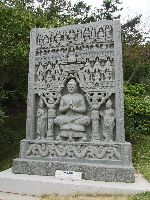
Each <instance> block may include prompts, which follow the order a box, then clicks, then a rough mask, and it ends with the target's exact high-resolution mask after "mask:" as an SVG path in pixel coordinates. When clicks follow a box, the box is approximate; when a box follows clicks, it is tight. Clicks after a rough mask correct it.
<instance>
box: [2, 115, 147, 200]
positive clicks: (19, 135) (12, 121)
mask: <svg viewBox="0 0 150 200" xmlns="http://www.w3.org/2000/svg"><path fill="white" fill-rule="evenodd" d="M25 119H26V115H25V114H24V113H20V114H19V115H17V116H12V117H10V118H8V119H7V124H9V127H11V130H12V133H13V138H14V140H13V143H12V144H9V145H8V148H7V150H5V152H0V171H2V170H5V169H7V168H10V167H12V160H13V159H14V158H17V157H18V155H19V142H20V140H21V139H24V138H25ZM6 126H7V125H6ZM131 143H132V147H133V150H132V151H133V152H132V153H133V165H134V167H135V170H136V172H137V173H141V174H143V176H144V177H145V178H146V179H147V180H148V181H150V136H148V135H141V134H137V135H135V136H134V137H132V141H131ZM76 199H78V200H102V199H103V200H150V192H147V193H143V194H137V195H133V196H119V195H116V196H108V195H105V196H91V195H73V196H57V195H54V196H42V197H41V200H76Z"/></svg>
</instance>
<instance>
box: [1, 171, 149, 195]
mask: <svg viewBox="0 0 150 200" xmlns="http://www.w3.org/2000/svg"><path fill="white" fill-rule="evenodd" d="M0 191H1V192H10V193H19V194H27V195H44V194H47V195H50V194H58V195H68V194H77V193H78V194H79V193H80V194H125V195H126V194H136V193H142V192H147V191H150V183H149V182H148V181H146V180H145V179H144V178H143V177H142V176H141V175H136V178H135V182H134V183H121V182H115V183H112V182H100V181H91V180H82V181H70V180H59V179H56V178H54V177H52V176H38V175H25V174H13V173H12V172H11V169H8V170H6V171H3V172H0Z"/></svg>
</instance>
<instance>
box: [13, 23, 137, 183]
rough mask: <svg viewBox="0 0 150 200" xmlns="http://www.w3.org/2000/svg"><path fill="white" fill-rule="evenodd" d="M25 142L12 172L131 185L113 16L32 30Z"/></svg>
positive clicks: (118, 39)
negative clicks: (66, 174) (65, 174)
mask: <svg viewBox="0 0 150 200" xmlns="http://www.w3.org/2000/svg"><path fill="white" fill-rule="evenodd" d="M30 39H31V42H30V59H29V66H30V67H29V76H28V103H27V122H26V124H27V126H26V139H24V140H22V141H21V144H20V157H19V158H18V159H15V160H14V161H13V173H17V174H32V175H34V174H36V175H43V176H44V175H50V176H53V175H54V174H55V171H56V170H65V171H67V170H68V171H76V172H82V174H83V178H84V179H90V180H99V181H120V182H134V168H133V166H132V156H131V144H130V143H129V142H126V141H125V133H124V102H123V73H122V49H121V28H120V23H119V21H117V20H114V21H105V20H104V21H98V22H95V23H90V24H84V25H72V26H65V27H60V28H51V29H42V28H35V29H32V30H31V35H30Z"/></svg>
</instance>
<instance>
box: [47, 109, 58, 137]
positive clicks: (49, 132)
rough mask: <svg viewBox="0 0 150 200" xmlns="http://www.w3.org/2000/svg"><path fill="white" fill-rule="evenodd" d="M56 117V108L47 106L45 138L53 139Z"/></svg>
mask: <svg viewBox="0 0 150 200" xmlns="http://www.w3.org/2000/svg"><path fill="white" fill-rule="evenodd" d="M55 117H56V109H54V108H51V107H50V108H48V130H47V137H46V138H47V139H49V140H53V136H54V119H55Z"/></svg>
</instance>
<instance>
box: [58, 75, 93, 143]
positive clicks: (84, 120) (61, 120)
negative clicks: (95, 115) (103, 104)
mask: <svg viewBox="0 0 150 200" xmlns="http://www.w3.org/2000/svg"><path fill="white" fill-rule="evenodd" d="M67 89H68V94H67V95H64V96H62V97H61V100H60V106H59V112H60V114H61V115H60V116H57V117H56V118H55V119H54V123H55V124H57V125H59V126H60V133H59V134H58V136H57V138H56V140H61V139H65V140H68V141H77V140H79V141H85V140H86V135H85V127H86V126H87V125H89V124H90V118H89V117H88V116H86V115H85V112H86V103H85V99H84V96H83V95H82V94H79V93H78V87H77V82H76V81H75V80H74V79H71V80H70V81H69V82H68V83H67Z"/></svg>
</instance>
